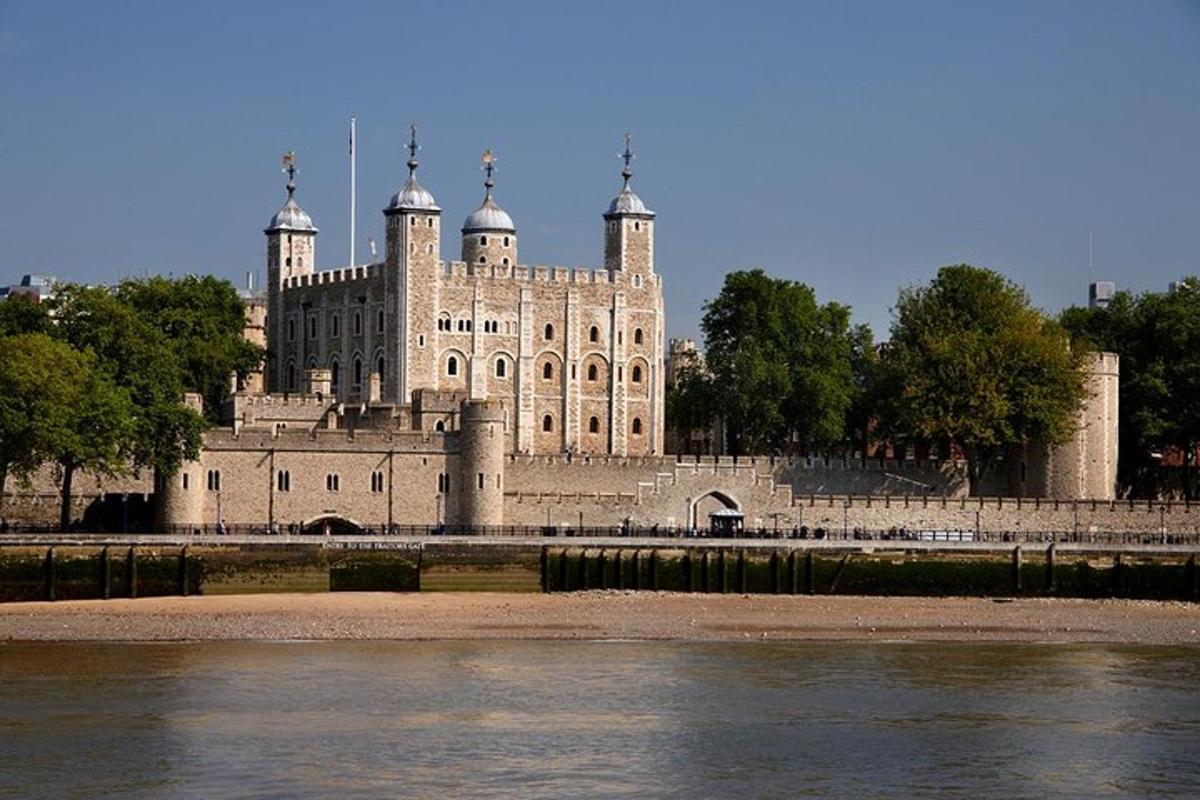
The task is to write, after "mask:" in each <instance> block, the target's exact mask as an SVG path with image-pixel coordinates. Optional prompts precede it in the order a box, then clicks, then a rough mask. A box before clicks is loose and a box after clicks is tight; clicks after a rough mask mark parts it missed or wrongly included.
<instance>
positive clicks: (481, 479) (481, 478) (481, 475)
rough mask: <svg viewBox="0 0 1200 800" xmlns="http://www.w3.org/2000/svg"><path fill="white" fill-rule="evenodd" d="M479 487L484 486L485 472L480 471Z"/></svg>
mask: <svg viewBox="0 0 1200 800" xmlns="http://www.w3.org/2000/svg"><path fill="white" fill-rule="evenodd" d="M479 488H480V489H482V488H483V473H482V472H481V473H479Z"/></svg>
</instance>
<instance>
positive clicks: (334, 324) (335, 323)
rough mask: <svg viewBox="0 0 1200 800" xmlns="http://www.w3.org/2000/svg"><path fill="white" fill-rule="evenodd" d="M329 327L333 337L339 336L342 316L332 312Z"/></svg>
mask: <svg viewBox="0 0 1200 800" xmlns="http://www.w3.org/2000/svg"><path fill="white" fill-rule="evenodd" d="M329 327H330V329H331V334H332V336H333V338H335V339H336V338H337V337H339V336H341V335H342V318H341V317H339V316H338V315H337V314H334V315H333V316H332V317H330V318H329Z"/></svg>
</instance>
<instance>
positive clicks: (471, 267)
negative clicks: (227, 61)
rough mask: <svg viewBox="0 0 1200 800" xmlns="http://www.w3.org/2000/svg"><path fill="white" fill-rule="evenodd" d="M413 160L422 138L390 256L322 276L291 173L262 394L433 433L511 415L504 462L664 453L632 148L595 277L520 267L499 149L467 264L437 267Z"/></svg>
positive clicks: (487, 159)
mask: <svg viewBox="0 0 1200 800" xmlns="http://www.w3.org/2000/svg"><path fill="white" fill-rule="evenodd" d="M417 150H418V146H417V142H416V133H415V130H414V132H413V136H412V140H411V142H410V145H409V152H410V158H409V161H408V179H407V181H406V182H405V183H404V184H403V185H402V186H401V187H400V188H399V190H398V191H396V193H395V194H394V195H393V196H392V198H391V201H390V202H389V203H388V205H387V207H386V208H384V209H383V217H384V224H385V229H386V236H385V239H384V241H385V242H386V253H385V257H384V259H383V261H381V262H380V263H375V264H368V265H365V266H349V267H344V268H339V269H331V270H319V269H317V266H316V263H317V233H318V229H317V227H316V225H314V224H313V220H312V219H311V217H309V215H308V214H307V213H306V212H305V211H304V210H303V209H302V208H301V207H300V205H299V203H298V202H297V200H296V197H295V191H296V185H295V180H294V172H293V173H292V174H291V175H289V181H288V185H287V192H288V197H287V201H286V202H285V204H284V206H283V208H281V209H280V210H279V212H278V213H276V214H275V216H274V217H272V218H271V221H270V223H269V224H268V225H267V227H266V230H265V231H264V232H265V234H266V237H267V276H268V278H267V293H268V294H267V308H266V343H267V352H268V361H267V367H266V390H267V392H268V393H271V394H294V393H297V392H301V391H311V390H313V389H314V387H315V389H316V390H317V391H319V392H321V393H322V394H323V395H324V396H327V397H330V398H333V399H334V400H336V401H338V402H341V403H344V404H347V405H352V406H361V405H362V404H364V403H368V404H371V405H372V406H374V407H376V409H381V408H382V407H383V406H386V407H388V409H389V410H390V412H391V413H392V414H393V415H394V416H395V418H396V419H397V420H401V419H402V420H403V427H411V428H413V429H416V430H436V431H444V430H453V429H455V428H456V427H457V425H458V413H459V405H460V403H461V401H462V400H464V399H467V400H477V401H483V400H488V401H494V402H496V403H498V405H499V407H500V408H501V409H502V417H503V438H504V448H505V450H506V451H507V452H511V453H526V454H548V453H587V454H611V455H650V454H661V453H662V451H663V393H664V376H663V367H662V365H663V361H664V359H663V293H662V281H661V278H660V276H659V275H658V274H657V273H656V272H655V265H654V224H655V215H654V212H653V211H651V210H650V209H649V208H648V207H647V206H646V204H645V203H643V202H642V200H641V198H639V197H638V196H637V195H636V194H635V193H634V192H633V189H632V188H631V187H630V179H631V177H632V172H631V170H630V160H631V158H632V154H631V153H630V152H629V149H628V142H627V145H626V151H625V168H624V170H623V171H622V173H621V177H622V179H623V185H622V186H621V189H620V191H619V193H618V194H617V195H616V197H615V198H613V199H612V201H611V203H609V205H608V208H607V210H606V211H605V212H604V214H603V241H604V262H603V267H601V268H598V269H577V268H565V267H544V266H530V265H526V264H523V263H522V262H521V261H520V260H519V255H518V253H519V251H518V236H517V228H516V225H515V224H514V222H513V220H512V218H511V217H510V216H509V214H508V213H507V212H505V211H504V209H503V208H501V206H500V204H499V202H498V201H497V198H496V194H495V181H494V173H493V160H492V157H491V153H490V151H489V152H488V153H486V154H485V155H484V168H485V172H486V175H487V178H486V180H485V181H484V196H483V201H482V202H481V203H480V205H479V207H478V208H476V209H475V210H474V211H472V212H471V213H470V214H468V215H467V217H466V219H465V220H464V221H463V223H462V226H461V228H460V229H459V234H460V235H459V241H458V243H457V246H458V253H459V257H458V259H457V260H450V259H444V258H443V256H442V249H443V241H442V232H443V223H444V219H443V214H442V209H441V208H440V207H439V206H438V204H437V202H436V201H435V199H434V196H433V194H432V192H430V191H429V190H428V189H426V188H425V187H424V186H422V185H421V183H420V182H419V181H418V178H417V171H418V161H417ZM311 381H315V384H313V385H306V384H307V383H308V382H311ZM376 416H378V410H377V413H376Z"/></svg>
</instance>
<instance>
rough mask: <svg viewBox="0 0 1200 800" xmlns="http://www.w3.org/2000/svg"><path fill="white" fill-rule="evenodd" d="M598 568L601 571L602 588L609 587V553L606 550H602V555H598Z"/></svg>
mask: <svg viewBox="0 0 1200 800" xmlns="http://www.w3.org/2000/svg"><path fill="white" fill-rule="evenodd" d="M596 568H597V570H598V571H599V572H600V588H601V589H607V588H608V553H606V552H605V551H604V550H601V551H600V555H598V556H596Z"/></svg>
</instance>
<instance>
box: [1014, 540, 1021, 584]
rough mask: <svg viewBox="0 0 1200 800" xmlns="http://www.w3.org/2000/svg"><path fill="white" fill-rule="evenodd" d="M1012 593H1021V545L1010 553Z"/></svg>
mask: <svg viewBox="0 0 1200 800" xmlns="http://www.w3.org/2000/svg"><path fill="white" fill-rule="evenodd" d="M1012 593H1013V594H1020V593H1021V545H1017V546H1016V547H1014V548H1013V551H1012Z"/></svg>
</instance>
